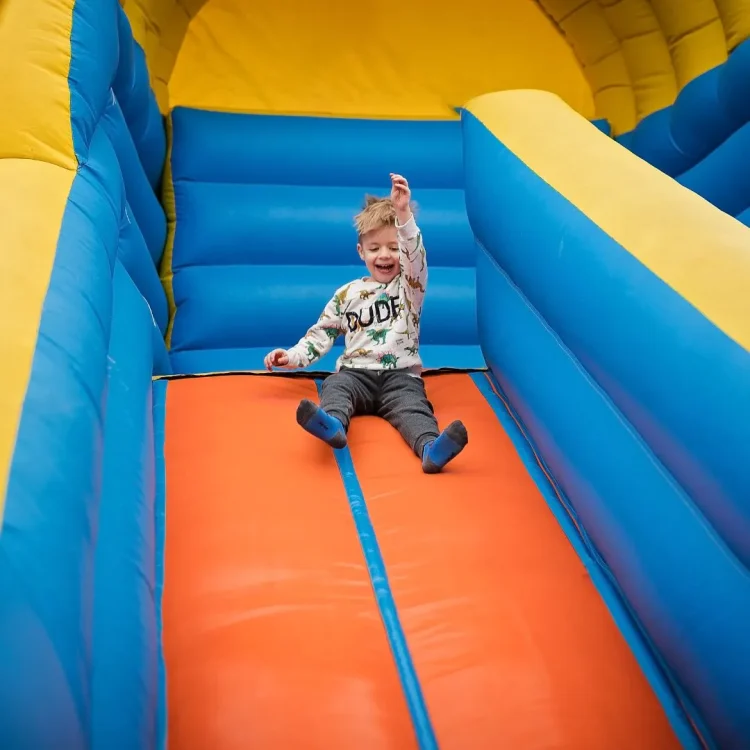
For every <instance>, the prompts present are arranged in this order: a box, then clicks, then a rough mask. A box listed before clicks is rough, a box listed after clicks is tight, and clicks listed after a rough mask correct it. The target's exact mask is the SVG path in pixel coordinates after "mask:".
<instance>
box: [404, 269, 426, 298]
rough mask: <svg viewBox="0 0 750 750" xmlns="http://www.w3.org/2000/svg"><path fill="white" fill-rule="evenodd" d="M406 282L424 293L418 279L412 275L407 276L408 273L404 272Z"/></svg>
mask: <svg viewBox="0 0 750 750" xmlns="http://www.w3.org/2000/svg"><path fill="white" fill-rule="evenodd" d="M406 283H407V284H408V285H409V286H410V287H411V288H412V289H418V290H419V291H420V292H422V294H424V287H423V286H422V282H421V281H420V280H419V279H415V278H414V277H413V276H409V274H406Z"/></svg>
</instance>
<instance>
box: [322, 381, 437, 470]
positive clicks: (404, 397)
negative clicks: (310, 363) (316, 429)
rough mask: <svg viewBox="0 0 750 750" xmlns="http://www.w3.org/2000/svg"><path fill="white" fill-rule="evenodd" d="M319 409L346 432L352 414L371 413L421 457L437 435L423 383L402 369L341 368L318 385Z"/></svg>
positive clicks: (435, 421)
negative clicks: (399, 434)
mask: <svg viewBox="0 0 750 750" xmlns="http://www.w3.org/2000/svg"><path fill="white" fill-rule="evenodd" d="M321 390H322V396H321V399H320V406H321V408H323V409H324V410H325V411H326V412H328V414H330V415H331V416H333V417H336V418H337V419H338V420H340V421H341V424H343V425H344V430H348V429H349V422H350V420H351V418H352V417H353V416H355V415H360V414H362V415H365V414H371V415H375V416H378V417H382V418H383V419H385V420H387V421H388V422H390V423H391V424H392V425H393V426H394V427H395V428H396V429H397V430H398V431H399V432H400V433H401V435H402V437H403V438H404V440H405V441H406V442H407V443H408V444H409V446H411V448H412V450H413V451H414V452H415V453H416V454H417V455H418V456H419V457H420V458H421V457H422V450H423V448H424V446H425V443H427V442H429V441H430V440H434V439H435V438H436V437H437V436H438V435H439V434H440V432H439V430H438V423H437V420H436V419H435V414H434V412H433V409H432V404H431V403H430V402H429V401H428V400H427V394H426V392H425V387H424V381H423V380H422V378H415V377H414V376H413V375H410V374H409V373H408V372H406V371H405V370H353V369H346V368H341V370H339V372H336V373H334V374H333V375H329V376H328V377H327V378H326V379H325V380H324V381H323V385H322V389H321Z"/></svg>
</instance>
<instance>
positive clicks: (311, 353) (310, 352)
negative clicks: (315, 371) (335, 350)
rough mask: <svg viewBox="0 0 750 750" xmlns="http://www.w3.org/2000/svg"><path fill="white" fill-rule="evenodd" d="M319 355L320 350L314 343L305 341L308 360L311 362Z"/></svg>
mask: <svg viewBox="0 0 750 750" xmlns="http://www.w3.org/2000/svg"><path fill="white" fill-rule="evenodd" d="M319 356H320V352H319V351H318V350H317V349H316V348H315V344H313V342H312V341H308V342H307V358H308V359H309V360H310V362H313V361H314V360H316V359H317V358H318V357H319Z"/></svg>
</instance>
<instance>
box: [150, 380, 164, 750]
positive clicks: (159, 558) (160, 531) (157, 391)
mask: <svg viewBox="0 0 750 750" xmlns="http://www.w3.org/2000/svg"><path fill="white" fill-rule="evenodd" d="M167 383H168V381H167V380H155V381H154V383H153V389H154V402H153V404H154V405H153V410H154V451H155V452H156V462H155V474H156V497H155V499H154V515H155V519H154V521H155V527H156V591H155V596H156V619H157V637H158V654H159V664H158V669H159V672H158V675H159V692H158V705H157V712H156V747H157V748H158V750H166V747H167V671H166V667H165V665H164V645H163V640H162V635H163V624H164V620H163V616H162V609H161V602H162V593H163V591H164V542H165V537H166V500H167V475H166V463H165V461H164V438H165V435H166V430H165V422H166V409H167V403H166V402H167Z"/></svg>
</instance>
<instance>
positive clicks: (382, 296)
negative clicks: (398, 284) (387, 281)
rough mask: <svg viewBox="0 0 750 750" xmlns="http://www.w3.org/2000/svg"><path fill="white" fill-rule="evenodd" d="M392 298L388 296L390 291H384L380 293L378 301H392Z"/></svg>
mask: <svg viewBox="0 0 750 750" xmlns="http://www.w3.org/2000/svg"><path fill="white" fill-rule="evenodd" d="M390 301H391V298H390V297H389V296H388V292H383V293H382V294H380V295H378V302H390Z"/></svg>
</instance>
